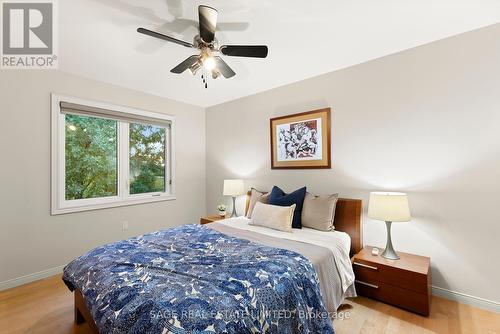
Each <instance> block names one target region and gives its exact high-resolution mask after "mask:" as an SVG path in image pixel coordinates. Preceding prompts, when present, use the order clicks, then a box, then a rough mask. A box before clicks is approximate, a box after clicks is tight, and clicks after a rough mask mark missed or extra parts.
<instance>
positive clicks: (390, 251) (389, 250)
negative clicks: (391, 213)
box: [380, 221, 399, 260]
mask: <svg viewBox="0 0 500 334" xmlns="http://www.w3.org/2000/svg"><path fill="white" fill-rule="evenodd" d="M391 224H392V222H388V221H386V222H385V225H386V227H387V244H386V245H385V249H384V252H383V253H382V254H380V256H382V257H383V258H386V259H389V260H399V255H398V254H397V253H396V251H395V250H394V247H392V238H391Z"/></svg>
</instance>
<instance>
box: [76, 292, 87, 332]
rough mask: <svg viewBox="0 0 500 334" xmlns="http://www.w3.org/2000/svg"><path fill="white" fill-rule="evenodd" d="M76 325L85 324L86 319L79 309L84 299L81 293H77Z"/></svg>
mask: <svg viewBox="0 0 500 334" xmlns="http://www.w3.org/2000/svg"><path fill="white" fill-rule="evenodd" d="M74 295H75V306H74V307H75V324H77V325H80V324H83V323H84V322H85V317H84V316H83V314H82V312H81V311H80V309H79V307H80V305H81V302H82V299H81V297H80V296H81V295H80V294H79V291H75V293H74Z"/></svg>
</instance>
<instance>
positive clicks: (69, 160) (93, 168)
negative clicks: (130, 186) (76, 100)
mask: <svg viewBox="0 0 500 334" xmlns="http://www.w3.org/2000/svg"><path fill="white" fill-rule="evenodd" d="M65 120H66V125H65V134H66V144H65V155H66V159H65V167H66V182H65V183H66V184H65V188H66V195H65V197H66V200H75V199H85V198H96V197H107V196H116V195H117V189H118V187H117V179H118V177H117V170H118V168H117V122H116V121H112V120H107V119H102V118H97V117H87V116H79V115H70V114H66V116H65Z"/></svg>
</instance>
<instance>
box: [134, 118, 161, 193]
mask: <svg viewBox="0 0 500 334" xmlns="http://www.w3.org/2000/svg"><path fill="white" fill-rule="evenodd" d="M129 135H130V194H142V193H150V192H164V191H165V128H163V127H159V126H154V125H146V124H137V123H130V132H129Z"/></svg>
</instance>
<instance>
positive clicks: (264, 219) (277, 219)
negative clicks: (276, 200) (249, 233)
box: [250, 202, 295, 232]
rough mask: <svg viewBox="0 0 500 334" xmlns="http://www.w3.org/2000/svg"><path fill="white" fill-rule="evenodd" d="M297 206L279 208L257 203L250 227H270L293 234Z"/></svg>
mask: <svg viewBox="0 0 500 334" xmlns="http://www.w3.org/2000/svg"><path fill="white" fill-rule="evenodd" d="M294 210H295V204H293V205H292V206H278V205H271V204H263V203H261V202H257V203H255V206H254V208H253V212H252V221H251V222H250V225H257V226H264V227H269V228H272V229H275V230H280V231H284V232H292V220H293V212H294Z"/></svg>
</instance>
